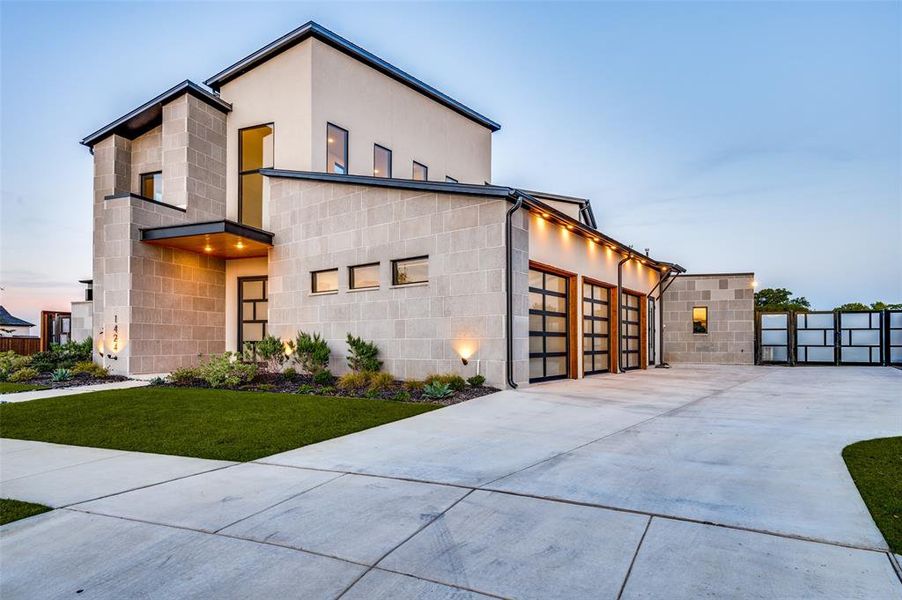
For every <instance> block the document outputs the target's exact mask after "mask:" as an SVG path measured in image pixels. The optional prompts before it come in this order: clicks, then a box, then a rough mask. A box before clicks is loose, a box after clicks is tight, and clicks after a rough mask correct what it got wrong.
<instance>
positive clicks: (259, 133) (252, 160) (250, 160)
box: [238, 124, 273, 227]
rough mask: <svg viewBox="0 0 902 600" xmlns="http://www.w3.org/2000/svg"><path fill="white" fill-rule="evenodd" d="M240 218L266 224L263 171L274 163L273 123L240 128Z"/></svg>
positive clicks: (244, 220)
mask: <svg viewBox="0 0 902 600" xmlns="http://www.w3.org/2000/svg"><path fill="white" fill-rule="evenodd" d="M238 157H239V158H238V178H239V182H238V220H239V221H241V222H242V223H244V224H245V225H250V226H251V227H263V175H261V174H260V169H265V168H269V167H272V166H273V127H272V124H269V125H257V126H255V127H248V128H246V129H240V130H238Z"/></svg>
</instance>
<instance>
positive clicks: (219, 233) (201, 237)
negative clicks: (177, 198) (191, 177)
mask: <svg viewBox="0 0 902 600" xmlns="http://www.w3.org/2000/svg"><path fill="white" fill-rule="evenodd" d="M272 240H273V234H272V233H270V232H268V231H263V230H262V229H257V228H256V227H250V226H249V225H242V224H241V223H236V222H235V221H228V220H224V221H209V222H206V223H186V224H184V225H172V226H168V227H150V228H145V229H142V230H141V241H142V242H146V243H148V244H152V245H154V246H163V247H166V248H175V249H178V250H185V251H188V252H194V253H196V254H204V255H206V256H214V257H216V258H226V259H232V258H254V257H261V256H268V255H269V249H270V248H272Z"/></svg>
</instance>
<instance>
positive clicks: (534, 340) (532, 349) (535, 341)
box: [529, 335, 545, 354]
mask: <svg viewBox="0 0 902 600" xmlns="http://www.w3.org/2000/svg"><path fill="white" fill-rule="evenodd" d="M544 351H545V349H544V347H543V344H542V337H541V336H538V335H531V336H529V353H530V354H538V353H540V352H544Z"/></svg>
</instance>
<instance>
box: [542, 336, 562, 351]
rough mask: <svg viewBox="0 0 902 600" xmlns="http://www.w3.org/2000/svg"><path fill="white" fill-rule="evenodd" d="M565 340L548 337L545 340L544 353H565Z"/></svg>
mask: <svg viewBox="0 0 902 600" xmlns="http://www.w3.org/2000/svg"><path fill="white" fill-rule="evenodd" d="M566 351H567V338H565V337H563V336H561V337H556V336H548V337H546V338H545V352H566Z"/></svg>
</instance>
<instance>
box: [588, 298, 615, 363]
mask: <svg viewBox="0 0 902 600" xmlns="http://www.w3.org/2000/svg"><path fill="white" fill-rule="evenodd" d="M610 301H611V291H610V290H609V289H608V288H606V287H603V286H600V285H593V284H591V283H583V374H585V375H594V374H596V373H607V372H608V370H609V369H610V365H609V361H608V358H609V356H610V355H609V353H610V344H611V340H610V337H609V329H608V327H609V325H610V315H611V305H610Z"/></svg>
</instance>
